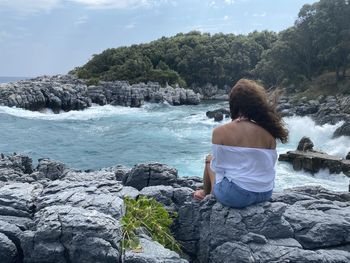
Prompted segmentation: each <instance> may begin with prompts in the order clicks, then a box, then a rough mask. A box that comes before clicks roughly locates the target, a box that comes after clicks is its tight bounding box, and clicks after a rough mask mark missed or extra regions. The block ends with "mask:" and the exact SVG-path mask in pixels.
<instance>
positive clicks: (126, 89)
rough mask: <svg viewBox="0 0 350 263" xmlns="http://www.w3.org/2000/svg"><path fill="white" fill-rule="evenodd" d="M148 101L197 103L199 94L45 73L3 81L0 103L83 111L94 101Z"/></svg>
mask: <svg viewBox="0 0 350 263" xmlns="http://www.w3.org/2000/svg"><path fill="white" fill-rule="evenodd" d="M145 101H147V102H167V103H169V104H171V105H182V104H194V105H195V104H198V103H199V102H200V95H199V94H196V93H194V92H193V91H192V90H188V89H182V88H173V87H170V86H167V87H165V88H163V87H161V86H160V85H159V84H157V83H148V84H142V83H141V84H135V85H129V84H128V82H125V81H115V82H101V83H100V84H99V85H96V86H87V85H86V83H85V82H84V81H83V80H80V79H78V78H76V77H75V76H73V75H57V76H43V77H37V78H34V79H30V80H22V81H18V82H13V83H7V84H0V105H3V106H9V107H13V106H14V107H18V108H24V109H28V110H33V111H37V110H41V109H44V108H49V109H52V110H53V111H54V112H56V113H58V112H59V111H61V110H63V111H70V110H82V109H85V108H87V107H90V106H91V104H92V103H97V104H99V105H105V104H112V105H122V106H130V107H140V106H142V105H143V103H144V102H145Z"/></svg>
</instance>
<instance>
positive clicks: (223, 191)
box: [214, 177, 272, 208]
mask: <svg viewBox="0 0 350 263" xmlns="http://www.w3.org/2000/svg"><path fill="white" fill-rule="evenodd" d="M214 195H215V197H216V199H217V200H218V201H219V202H220V203H222V204H223V205H225V206H229V207H233V208H243V207H246V206H249V205H253V204H257V203H261V202H265V201H267V200H269V199H270V198H271V196H272V190H271V191H268V192H261V193H259V192H251V191H248V190H245V189H243V188H241V187H239V186H238V185H236V184H235V183H233V182H230V181H229V180H228V179H227V178H226V177H225V178H224V179H223V180H222V181H221V182H220V183H217V184H215V186H214Z"/></svg>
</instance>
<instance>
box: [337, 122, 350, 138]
mask: <svg viewBox="0 0 350 263" xmlns="http://www.w3.org/2000/svg"><path fill="white" fill-rule="evenodd" d="M340 136H349V137H350V122H346V123H344V124H343V125H342V126H340V127H339V128H338V129H336V130H335V132H334V133H333V138H338V137H340Z"/></svg>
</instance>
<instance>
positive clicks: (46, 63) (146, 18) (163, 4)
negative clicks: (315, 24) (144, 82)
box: [0, 0, 315, 76]
mask: <svg viewBox="0 0 350 263" xmlns="http://www.w3.org/2000/svg"><path fill="white" fill-rule="evenodd" d="M314 2H315V1H314V0H283V1H282V0H208V1H207V0H0V17H1V19H0V76H37V75H43V74H49V75H51V74H59V73H67V72H68V71H69V70H70V69H73V68H74V67H76V66H80V65H83V64H85V63H86V62H87V61H88V60H89V59H90V58H91V56H92V55H93V54H97V53H100V52H101V51H103V50H104V49H106V48H111V47H119V46H128V45H131V44H138V43H145V42H149V41H152V40H155V39H158V38H160V37H162V36H172V35H175V34H176V33H179V32H184V33H186V32H189V31H191V30H199V31H202V32H209V33H217V32H224V33H235V34H246V33H249V32H252V31H254V30H258V31H260V30H264V29H268V30H273V31H280V30H283V29H286V28H287V27H289V26H292V25H293V23H294V21H295V19H296V18H297V15H298V12H299V10H300V8H301V7H302V6H303V5H304V4H308V3H309V4H310V3H314Z"/></svg>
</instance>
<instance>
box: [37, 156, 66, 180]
mask: <svg viewBox="0 0 350 263" xmlns="http://www.w3.org/2000/svg"><path fill="white" fill-rule="evenodd" d="M36 170H37V179H38V180H40V179H45V178H46V179H49V180H57V179H59V178H61V177H62V176H63V174H64V172H65V170H66V166H65V165H64V164H63V163H61V162H57V161H54V160H50V159H47V158H44V159H39V164H38V167H37V168H36Z"/></svg>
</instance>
